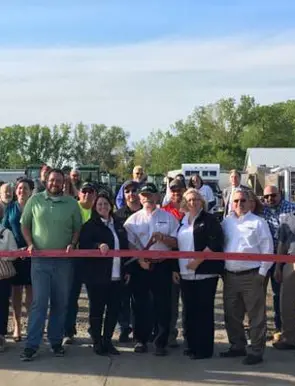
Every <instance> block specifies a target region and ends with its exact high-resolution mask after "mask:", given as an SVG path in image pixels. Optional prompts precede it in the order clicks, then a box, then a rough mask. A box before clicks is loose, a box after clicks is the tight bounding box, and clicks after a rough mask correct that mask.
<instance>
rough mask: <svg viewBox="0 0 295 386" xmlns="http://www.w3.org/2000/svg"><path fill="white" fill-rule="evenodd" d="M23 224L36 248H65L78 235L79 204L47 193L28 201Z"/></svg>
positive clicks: (72, 199) (79, 221) (70, 199)
mask: <svg viewBox="0 0 295 386" xmlns="http://www.w3.org/2000/svg"><path fill="white" fill-rule="evenodd" d="M21 224H22V226H23V227H26V228H29V229H30V230H31V233H32V241H33V244H34V245H35V247H36V248H37V249H64V248H66V247H67V246H68V245H69V244H71V242H72V237H73V234H74V233H75V232H79V231H80V228H81V225H82V218H81V212H80V208H79V205H78V203H77V201H76V200H75V199H74V198H73V197H70V196H60V197H51V196H49V195H48V194H47V192H46V191H44V192H41V193H37V194H35V195H33V196H32V197H30V198H29V200H28V202H27V203H26V206H25V207H24V210H23V213H22V217H21Z"/></svg>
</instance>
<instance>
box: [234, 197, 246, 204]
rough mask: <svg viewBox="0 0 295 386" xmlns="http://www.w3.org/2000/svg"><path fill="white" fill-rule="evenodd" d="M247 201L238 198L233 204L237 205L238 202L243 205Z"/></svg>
mask: <svg viewBox="0 0 295 386" xmlns="http://www.w3.org/2000/svg"><path fill="white" fill-rule="evenodd" d="M246 201H247V200H246V199H245V198H240V199H239V200H234V203H235V204H238V203H239V202H240V203H242V204H244V203H245V202H246Z"/></svg>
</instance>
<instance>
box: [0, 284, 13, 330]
mask: <svg viewBox="0 0 295 386" xmlns="http://www.w3.org/2000/svg"><path fill="white" fill-rule="evenodd" d="M10 290H11V280H10V279H3V280H0V335H3V336H4V335H6V334H7V323H8V315H9V297H10Z"/></svg>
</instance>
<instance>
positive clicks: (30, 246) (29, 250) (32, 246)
mask: <svg viewBox="0 0 295 386" xmlns="http://www.w3.org/2000/svg"><path fill="white" fill-rule="evenodd" d="M34 249H35V246H34V244H30V245H28V248H27V251H28V252H29V254H30V255H32V252H33V250H34Z"/></svg>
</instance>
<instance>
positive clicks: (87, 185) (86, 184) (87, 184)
mask: <svg viewBox="0 0 295 386" xmlns="http://www.w3.org/2000/svg"><path fill="white" fill-rule="evenodd" d="M80 190H81V192H82V191H83V190H92V191H93V192H97V189H96V186H95V185H94V184H92V183H91V182H84V184H83V185H82V186H81V189H80Z"/></svg>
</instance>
